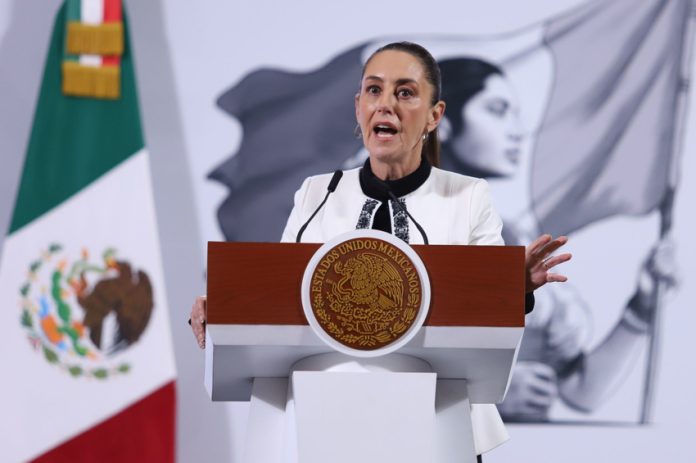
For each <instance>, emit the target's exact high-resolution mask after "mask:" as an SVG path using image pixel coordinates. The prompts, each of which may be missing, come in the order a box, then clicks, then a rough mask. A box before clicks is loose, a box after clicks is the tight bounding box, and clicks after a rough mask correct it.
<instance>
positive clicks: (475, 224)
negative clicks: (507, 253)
mask: <svg viewBox="0 0 696 463" xmlns="http://www.w3.org/2000/svg"><path fill="white" fill-rule="evenodd" d="M469 213H470V214H471V215H470V217H469V223H470V224H471V233H470V237H471V239H470V242H469V244H483V245H503V244H505V243H504V242H503V236H502V230H503V221H502V219H501V218H500V215H498V212H497V211H496V210H495V209H494V208H493V204H492V202H491V194H490V191H489V189H488V182H487V181H485V180H483V179H479V180H478V181H477V182H476V184H475V185H474V188H473V191H472V193H471V204H470V206H469Z"/></svg>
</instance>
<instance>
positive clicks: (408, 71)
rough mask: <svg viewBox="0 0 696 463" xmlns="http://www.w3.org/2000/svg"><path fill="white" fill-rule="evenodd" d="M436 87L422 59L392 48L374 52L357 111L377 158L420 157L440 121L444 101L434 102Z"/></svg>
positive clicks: (389, 161)
mask: <svg viewBox="0 0 696 463" xmlns="http://www.w3.org/2000/svg"><path fill="white" fill-rule="evenodd" d="M432 92H433V88H432V86H431V85H430V83H428V81H427V80H426V78H425V73H424V70H423V67H422V65H421V63H420V61H419V60H418V59H417V58H416V57H414V56H412V55H410V54H409V53H406V52H402V51H397V50H387V51H383V52H381V53H379V54H377V55H375V56H373V57H372V59H371V60H370V62H369V63H368V65H367V67H366V68H365V74H364V76H363V79H362V83H361V86H360V93H358V94H357V95H356V97H355V115H356V118H357V120H358V124H359V125H360V130H361V132H362V138H363V143H364V144H365V147H366V148H367V151H368V152H369V153H370V158H371V160H372V161H373V162H374V161H377V162H381V163H385V164H392V165H393V164H400V165H404V166H406V165H411V164H414V163H415V167H418V164H419V163H420V153H421V148H422V143H423V135H424V134H425V133H428V132H430V131H432V130H434V129H435V127H437V124H438V123H439V121H440V119H441V118H442V114H443V112H444V103H442V102H438V103H437V104H436V105H434V106H433V105H431V99H432Z"/></svg>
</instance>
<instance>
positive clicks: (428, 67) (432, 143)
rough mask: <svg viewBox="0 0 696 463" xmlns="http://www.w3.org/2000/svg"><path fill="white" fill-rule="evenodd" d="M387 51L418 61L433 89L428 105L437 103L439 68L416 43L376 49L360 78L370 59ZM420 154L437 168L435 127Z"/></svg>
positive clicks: (438, 148) (397, 43)
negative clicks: (406, 55) (401, 53)
mask: <svg viewBox="0 0 696 463" xmlns="http://www.w3.org/2000/svg"><path fill="white" fill-rule="evenodd" d="M387 50H395V51H403V52H405V53H408V54H409V55H411V56H414V57H416V58H418V61H420V63H421V65H422V66H423V70H424V71H425V80H427V81H428V83H429V84H430V85H431V86H432V88H433V96H432V98H431V101H430V104H431V105H435V104H436V103H437V102H438V101H440V93H441V92H442V83H441V78H440V67H439V66H438V65H437V61H435V58H433V55H431V54H430V52H429V51H428V50H426V49H425V48H423V47H421V46H420V45H418V44H417V43H413V42H393V43H389V44H387V45H384V46H383V47H380V48H378V49H377V50H376V51H375V52H374V53H372V54H371V55H370V57H369V58H368V59H367V61H366V62H365V65H364V66H363V70H362V76H364V75H365V69H366V68H367V65H368V64H369V63H370V61H372V58H374V57H375V56H376V55H378V54H379V53H381V52H383V51H387ZM421 154H422V155H423V156H425V157H426V158H427V159H428V161H430V164H432V165H433V166H436V167H437V166H439V165H440V140H439V139H438V136H437V127H436V128H435V130H433V131H432V132H430V133H429V134H428V136H427V138H426V139H425V140H424V141H423V150H422V151H421Z"/></svg>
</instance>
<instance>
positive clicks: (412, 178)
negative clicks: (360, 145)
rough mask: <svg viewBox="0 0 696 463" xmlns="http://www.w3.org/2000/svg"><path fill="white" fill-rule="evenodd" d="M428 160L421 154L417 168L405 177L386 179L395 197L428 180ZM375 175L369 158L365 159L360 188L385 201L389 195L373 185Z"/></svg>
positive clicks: (405, 193)
mask: <svg viewBox="0 0 696 463" xmlns="http://www.w3.org/2000/svg"><path fill="white" fill-rule="evenodd" d="M430 170H431V166H430V162H428V160H427V159H426V158H425V156H423V157H422V158H421V163H420V165H419V166H418V169H416V170H415V171H413V172H411V173H410V174H408V175H407V176H406V177H403V178H400V179H397V180H387V181H386V182H385V183H386V184H387V185H389V188H391V191H392V192H393V193H394V195H396V197H397V198H401V197H402V196H406V195H407V194H409V193H411V192H413V191H416V190H417V189H418V188H420V186H421V185H423V184H424V183H425V181H426V180H428V177H429V176H430ZM374 177H375V174H374V173H372V167H370V159H369V158H368V159H367V160H366V161H365V164H364V165H363V166H362V169H360V188H362V191H363V193H364V194H365V196H368V197H370V198H373V199H376V200H378V201H386V200H388V199H389V197H388V196H387V195H386V194H384V192H382V191H380V189H379V187H377V186H375V185H374V184H373V182H372V181H371V179H372V178H374Z"/></svg>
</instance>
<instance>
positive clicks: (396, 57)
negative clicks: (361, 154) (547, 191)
mask: <svg viewBox="0 0 696 463" xmlns="http://www.w3.org/2000/svg"><path fill="white" fill-rule="evenodd" d="M440 81H441V78H440V69H439V67H438V65H437V62H436V61H435V59H434V58H433V57H432V56H431V55H430V53H429V52H428V51H427V50H425V49H424V48H423V47H421V46H419V45H416V44H414V43H409V42H398V43H391V44H388V45H385V46H383V47H381V48H379V49H378V50H377V51H375V52H374V53H373V54H372V55H371V56H370V58H369V59H368V60H367V62H366V63H365V66H364V68H363V72H362V78H361V82H360V90H359V92H358V93H357V94H356V95H355V116H356V119H357V127H356V133H357V132H359V136H361V137H362V141H363V144H364V146H365V149H366V151H367V152H368V153H369V158H368V160H367V161H366V162H365V164H364V165H363V166H362V167H361V168H356V169H352V170H348V171H346V172H345V173H344V175H343V177H342V179H341V180H340V182H339V183H338V185H337V187H336V189H335V192H334V193H333V194H332V195H331V196H330V197H329V199H328V201H327V202H326V204H325V205H324V207H323V208H322V209H321V210H320V212H319V213H318V214H317V215H316V216H315V217H314V218H313V219H312V221H311V222H310V223H309V225H308V226H307V228H306V229H305V230H303V234H302V241H303V242H325V241H327V240H329V239H331V238H333V237H334V236H336V235H339V234H341V233H344V232H347V231H349V230H355V229H360V228H371V229H377V230H382V231H385V232H387V233H392V234H394V235H395V236H397V237H398V238H400V239H402V240H404V241H406V242H407V243H414V244H415V243H424V242H425V236H422V235H421V233H420V232H419V231H418V229H417V228H416V226H415V224H414V223H413V221H412V220H410V219H409V217H408V216H407V214H406V213H405V211H408V212H409V213H410V215H411V216H412V217H414V218H415V219H416V220H417V221H418V222H419V223H420V225H421V226H422V229H423V230H424V232H425V234H426V235H427V241H428V242H429V243H431V244H458V245H502V244H503V239H502V236H501V230H502V221H501V219H500V216H499V215H498V213H497V212H496V211H495V210H494V208H493V207H492V204H491V200H490V196H489V192H488V185H487V183H486V181H485V180H482V179H477V178H474V177H469V176H464V175H460V174H456V173H453V172H448V171H445V170H441V169H439V168H438V167H437V166H438V165H439V149H440V146H439V140H438V132H437V128H438V125H439V124H440V122H441V121H442V119H443V116H444V113H445V102H444V101H442V100H441V83H440ZM331 179H332V175H331V174H326V175H319V176H315V177H310V178H308V179H306V180H305V181H304V183H303V184H302V186H301V187H300V189H299V190H298V191H297V193H296V194H295V203H294V208H293V210H292V212H291V214H290V217H289V218H288V222H287V225H286V227H285V230H284V232H283V236H282V241H286V242H294V241H296V239H297V236H298V233H299V232H300V228H301V227H302V225H303V224H304V223H305V222H307V220H308V219H309V218H310V216H312V214H313V213H314V211H315V210H316V208H317V206H318V205H319V204H320V203H321V201H322V199H323V198H324V195H325V194H326V191H327V187H328V185H329V183H330V181H331ZM390 193H392V194H393V195H394V196H395V197H396V199H397V200H398V202H399V203H400V205H396V204H394V201H393V199H390V198H391V195H390ZM566 241H567V239H566V238H565V237H559V238H556V239H552V238H551V236H549V235H542V236H541V237H539V238H538V239H536V240H535V241H534V242H533V243H532V244H531V245H530V246H529V247H528V248H527V253H526V264H525V265H526V291H527V294H528V297H527V310H528V311H529V310H531V308H532V307H533V303H534V302H533V301H534V300H533V296H532V292H533V291H534V290H535V289H537V288H539V287H540V286H542V285H544V284H546V283H547V282H557V281H565V280H566V277H565V276H563V275H560V274H557V273H553V272H551V270H552V269H553V267H555V266H556V265H558V264H560V263H562V262H565V261H567V260H569V259H570V258H571V256H570V254H567V253H564V254H559V255H553V253H554V252H555V251H556V250H557V249H558V248H560V247H561V246H562V245H563V244H565V242H566ZM204 324H205V297H200V298H198V299H197V300H196V302H195V303H194V305H193V307H192V310H191V326H192V328H193V333H194V335H195V336H196V339H197V341H198V344H199V346H200V347H201V348H203V347H204V343H205V337H204V331H205V329H204ZM482 407H488V409H489V410H488V412H490V411H491V410H490V409H492V412H493V413H495V407H493V406H482Z"/></svg>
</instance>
